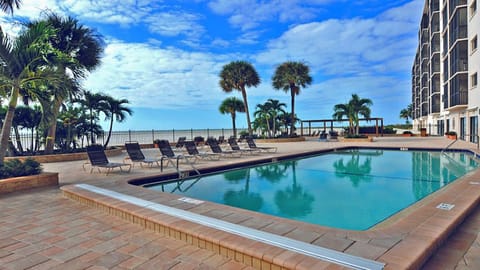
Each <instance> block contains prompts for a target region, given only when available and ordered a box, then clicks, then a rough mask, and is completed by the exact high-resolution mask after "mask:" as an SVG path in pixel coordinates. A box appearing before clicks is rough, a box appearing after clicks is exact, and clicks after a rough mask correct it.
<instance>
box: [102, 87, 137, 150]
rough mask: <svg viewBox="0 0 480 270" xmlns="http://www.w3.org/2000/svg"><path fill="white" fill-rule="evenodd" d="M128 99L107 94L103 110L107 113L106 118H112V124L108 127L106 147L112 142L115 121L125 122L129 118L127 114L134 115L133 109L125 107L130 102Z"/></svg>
mask: <svg viewBox="0 0 480 270" xmlns="http://www.w3.org/2000/svg"><path fill="white" fill-rule="evenodd" d="M128 103H129V102H128V100H127V99H115V98H113V97H110V96H106V98H105V102H103V110H102V111H103V112H104V113H105V119H106V120H110V126H109V129H108V136H107V140H106V141H105V144H104V146H103V147H104V148H106V147H107V145H108V143H109V142H110V137H111V136H112V129H113V121H114V120H116V121H117V122H120V123H121V122H123V121H125V119H127V114H128V115H132V113H133V111H132V110H131V109H130V108H128V107H125V104H128Z"/></svg>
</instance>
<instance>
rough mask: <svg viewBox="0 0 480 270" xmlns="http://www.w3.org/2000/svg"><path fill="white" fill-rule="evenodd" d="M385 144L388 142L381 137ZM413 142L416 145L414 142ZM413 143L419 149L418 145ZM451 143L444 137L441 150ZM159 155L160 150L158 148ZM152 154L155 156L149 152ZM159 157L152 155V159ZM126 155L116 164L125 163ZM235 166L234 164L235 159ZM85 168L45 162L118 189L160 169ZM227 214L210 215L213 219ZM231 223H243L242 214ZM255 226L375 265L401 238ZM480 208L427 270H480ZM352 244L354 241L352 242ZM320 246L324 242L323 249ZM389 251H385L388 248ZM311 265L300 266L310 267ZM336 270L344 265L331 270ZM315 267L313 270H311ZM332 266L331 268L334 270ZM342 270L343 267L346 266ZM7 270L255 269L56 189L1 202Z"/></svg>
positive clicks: (70, 179) (1, 254)
mask: <svg viewBox="0 0 480 270" xmlns="http://www.w3.org/2000/svg"><path fill="white" fill-rule="evenodd" d="M378 140H379V141H380V140H384V139H383V138H382V139H378ZM407 140H408V139H407ZM385 141H387V142H388V146H393V147H396V146H398V147H403V146H405V139H402V138H398V139H397V138H385ZM425 141H426V140H424V139H420V138H413V139H410V140H409V143H410V145H418V146H422V147H425ZM411 142H413V143H411ZM450 142H451V141H448V140H441V139H438V140H436V141H435V142H434V143H435V144H436V146H437V147H442V146H441V145H445V146H446V145H448V143H450ZM457 144H458V145H459V146H457V147H461V148H470V149H472V150H474V151H476V149H475V146H474V145H471V144H468V143H464V142H458V143H457ZM318 145H320V147H331V146H332V145H335V143H317V144H315V147H317V148H318V147H319V146H318ZM279 146H280V149H279V151H280V152H281V151H283V152H285V151H295V152H307V151H311V150H312V144H311V142H310V143H308V142H306V143H295V144H279ZM152 150H154V149H152ZM147 152H148V151H147ZM152 152H154V151H150V153H152ZM122 159H123V157H116V158H112V161H121V160H122ZM227 162H229V163H230V162H234V161H230V160H229V161H227ZM82 163H83V162H62V163H51V164H44V167H45V170H46V171H57V172H59V173H60V183H61V185H65V184H72V183H103V182H107V181H108V182H110V183H115V182H118V181H121V182H124V181H125V179H126V178H127V179H130V178H135V177H142V176H148V175H153V174H157V173H158V170H155V169H140V168H135V169H134V170H133V171H132V173H130V174H126V173H113V174H111V175H109V176H105V175H104V174H98V173H96V174H93V175H92V174H89V173H88V172H83V171H82V170H81V164H82ZM224 214H225V213H220V212H210V215H211V216H214V215H220V216H222V215H224ZM229 218H236V219H239V218H240V216H234V215H232V216H230V217H229ZM237 222H240V223H244V224H245V225H247V226H252V227H268V228H269V230H270V231H272V232H279V233H285V234H286V235H289V236H291V237H292V238H295V239H301V240H304V241H306V242H312V241H315V242H318V243H320V242H321V243H320V245H321V246H325V247H331V248H334V249H337V250H343V249H345V246H346V245H347V246H348V247H349V253H352V254H355V255H359V256H362V257H366V258H372V259H375V258H377V257H378V256H379V254H381V253H383V252H384V251H385V250H386V249H387V248H388V247H391V246H392V245H394V244H395V243H396V242H398V241H400V240H401V239H400V238H399V237H398V238H396V237H388V238H385V239H384V240H382V239H378V238H377V239H373V240H371V241H370V242H369V243H370V244H373V246H375V247H377V249H374V250H372V249H371V247H372V245H365V244H364V243H362V241H361V240H362V239H359V240H360V241H355V242H352V241H351V240H349V239H354V238H355V237H359V236H355V235H351V236H349V239H347V238H343V241H340V242H339V240H338V238H335V235H330V234H328V233H327V234H325V235H323V236H322V237H320V234H317V235H313V236H312V234H311V233H309V234H305V233H304V232H302V231H301V230H298V229H291V228H288V227H276V226H275V225H273V224H270V223H269V222H267V221H264V220H256V219H249V220H244V221H242V220H237ZM479 231H480V207H479V206H477V208H476V210H475V211H474V213H473V214H471V215H470V216H469V217H468V218H467V219H466V221H465V222H464V223H463V224H462V225H461V226H459V227H458V228H457V230H456V231H455V233H454V234H452V235H451V236H450V237H449V238H448V239H447V240H446V242H445V243H444V244H443V245H442V246H441V247H440V249H439V250H438V251H437V252H436V253H435V255H434V256H433V257H432V258H431V259H430V260H429V261H428V262H427V263H426V264H425V265H424V267H423V268H425V269H480V260H479V257H480V255H479V254H480V235H479ZM345 241H346V242H345ZM318 243H317V244H318ZM382 247H383V248H382ZM308 263H309V262H305V263H303V262H300V263H299V265H302V264H304V265H307V264H308ZM329 267H330V268H332V269H337V268H336V267H332V266H329ZM307 268H308V267H307ZM330 268H328V269H330ZM338 268H339V269H341V267H338ZM0 269H249V267H247V266H246V265H244V264H241V263H239V262H236V261H235V260H232V259H227V258H226V257H224V256H222V255H218V254H217V253H213V252H211V251H208V250H205V249H201V248H198V247H194V246H191V245H189V244H187V243H185V242H183V241H178V240H174V239H172V238H168V237H164V236H161V235H159V234H156V233H154V232H150V231H144V230H143V229H142V228H141V227H140V226H138V225H135V224H132V223H129V222H127V221H123V220H121V219H118V218H116V217H113V216H109V215H106V214H105V213H104V212H101V211H98V210H94V209H92V208H89V207H86V206H83V205H80V204H78V203H76V202H74V201H71V200H68V199H65V198H63V197H62V195H61V192H60V191H59V190H58V189H56V188H43V189H36V190H31V191H24V192H17V193H12V194H9V195H1V197H0Z"/></svg>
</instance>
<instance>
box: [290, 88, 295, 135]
mask: <svg viewBox="0 0 480 270" xmlns="http://www.w3.org/2000/svg"><path fill="white" fill-rule="evenodd" d="M290 93H291V94H292V115H291V120H290V121H291V123H290V125H291V127H290V137H293V133H294V131H295V91H294V89H293V88H292V89H291V91H290Z"/></svg>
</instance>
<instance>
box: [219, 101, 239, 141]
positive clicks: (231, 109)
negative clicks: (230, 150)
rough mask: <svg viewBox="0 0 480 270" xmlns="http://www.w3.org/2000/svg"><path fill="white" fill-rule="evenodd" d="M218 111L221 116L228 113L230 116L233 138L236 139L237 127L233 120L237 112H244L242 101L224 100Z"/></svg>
mask: <svg viewBox="0 0 480 270" xmlns="http://www.w3.org/2000/svg"><path fill="white" fill-rule="evenodd" d="M218 110H219V111H220V113H221V114H227V113H229V114H230V115H231V116H232V128H233V136H234V137H235V138H237V126H236V124H235V119H236V117H237V112H242V113H243V112H245V104H244V103H243V101H242V100H241V99H238V98H236V97H229V98H226V99H225V100H224V101H223V102H222V104H221V105H220V108H218Z"/></svg>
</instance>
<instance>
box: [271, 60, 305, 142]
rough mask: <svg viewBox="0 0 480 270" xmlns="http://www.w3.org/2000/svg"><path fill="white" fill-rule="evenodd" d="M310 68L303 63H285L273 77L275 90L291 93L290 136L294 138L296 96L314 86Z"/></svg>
mask: <svg viewBox="0 0 480 270" xmlns="http://www.w3.org/2000/svg"><path fill="white" fill-rule="evenodd" d="M309 73H310V68H309V67H308V66H307V65H305V64H304V63H301V62H291V61H288V62H285V63H283V64H281V65H279V66H278V67H277V69H276V70H275V74H274V75H273V77H272V85H273V88H275V89H277V90H280V89H282V90H283V91H285V92H290V95H291V106H292V109H291V117H292V119H291V121H290V124H291V125H292V126H291V128H290V136H293V133H294V130H295V129H294V125H295V122H296V121H295V120H294V119H293V118H294V117H295V96H296V95H299V94H300V88H301V87H302V88H305V87H307V86H308V85H310V84H312V77H311V76H310V74H309Z"/></svg>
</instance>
